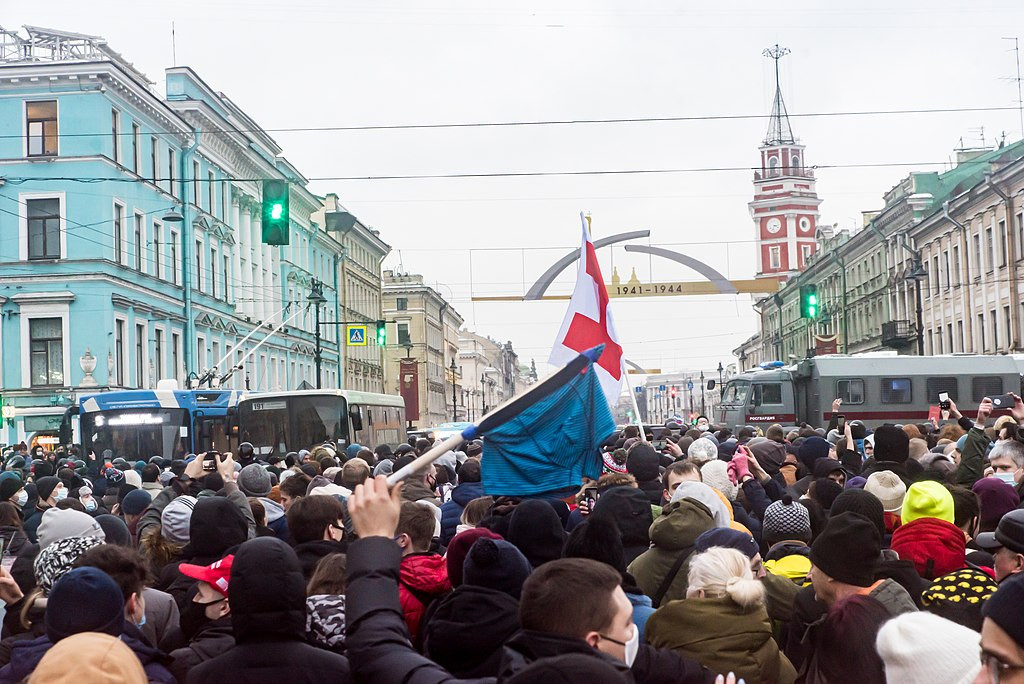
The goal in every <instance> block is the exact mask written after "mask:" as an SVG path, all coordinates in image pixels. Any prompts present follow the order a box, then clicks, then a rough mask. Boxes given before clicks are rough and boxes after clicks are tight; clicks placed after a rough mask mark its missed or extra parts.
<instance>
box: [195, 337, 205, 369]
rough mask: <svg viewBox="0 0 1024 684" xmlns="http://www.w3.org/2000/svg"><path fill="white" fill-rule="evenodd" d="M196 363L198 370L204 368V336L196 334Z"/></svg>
mask: <svg viewBox="0 0 1024 684" xmlns="http://www.w3.org/2000/svg"><path fill="white" fill-rule="evenodd" d="M196 365H197V366H198V368H199V370H205V369H206V338H205V337H203V336H202V335H196Z"/></svg>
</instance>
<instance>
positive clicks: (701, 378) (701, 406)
mask: <svg viewBox="0 0 1024 684" xmlns="http://www.w3.org/2000/svg"><path fill="white" fill-rule="evenodd" d="M700 414H701V415H702V416H703V415H706V414H707V410H706V409H705V408H704V371H701V372H700Z"/></svg>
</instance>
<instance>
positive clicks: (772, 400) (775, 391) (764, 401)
mask: <svg viewBox="0 0 1024 684" xmlns="http://www.w3.org/2000/svg"><path fill="white" fill-rule="evenodd" d="M753 391H754V399H753V400H754V406H766V405H767V406H777V405H780V404H782V383H781V382H762V383H757V384H755V385H754V386H753Z"/></svg>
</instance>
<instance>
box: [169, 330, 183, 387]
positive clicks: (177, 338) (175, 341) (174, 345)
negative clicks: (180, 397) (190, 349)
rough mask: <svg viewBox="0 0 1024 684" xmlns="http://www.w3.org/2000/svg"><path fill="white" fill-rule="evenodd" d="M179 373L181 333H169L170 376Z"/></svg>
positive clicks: (175, 375)
mask: <svg viewBox="0 0 1024 684" xmlns="http://www.w3.org/2000/svg"><path fill="white" fill-rule="evenodd" d="M180 375H181V335H179V334H178V333H171V377H172V378H179V377H180Z"/></svg>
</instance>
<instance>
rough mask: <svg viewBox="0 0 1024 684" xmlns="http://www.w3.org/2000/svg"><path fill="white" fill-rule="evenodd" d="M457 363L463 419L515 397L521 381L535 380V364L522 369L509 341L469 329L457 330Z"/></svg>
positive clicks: (480, 414) (470, 418) (472, 416)
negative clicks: (459, 368) (463, 411)
mask: <svg viewBox="0 0 1024 684" xmlns="http://www.w3.org/2000/svg"><path fill="white" fill-rule="evenodd" d="M459 366H460V367H461V373H462V378H463V379H464V380H463V393H464V394H465V399H464V403H465V406H466V411H465V414H464V416H463V419H464V420H477V419H478V418H480V417H482V416H483V415H484V414H485V413H487V412H488V411H490V410H491V409H493V408H494V407H495V406H498V405H499V404H501V403H502V402H504V401H506V400H508V399H511V398H512V397H514V396H515V395H516V392H517V391H518V390H519V387H520V385H521V384H522V383H523V382H524V381H525V382H531V378H532V381H536V367H535V366H531V367H529V368H527V369H526V370H525V371H524V369H523V368H522V367H521V366H520V364H519V355H518V354H517V353H516V352H515V350H514V349H513V348H512V342H511V341H509V342H505V343H504V344H502V343H501V342H498V341H497V340H494V339H491V338H490V337H487V336H485V335H481V334H479V333H475V332H472V331H469V330H462V331H460V332H459Z"/></svg>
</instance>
